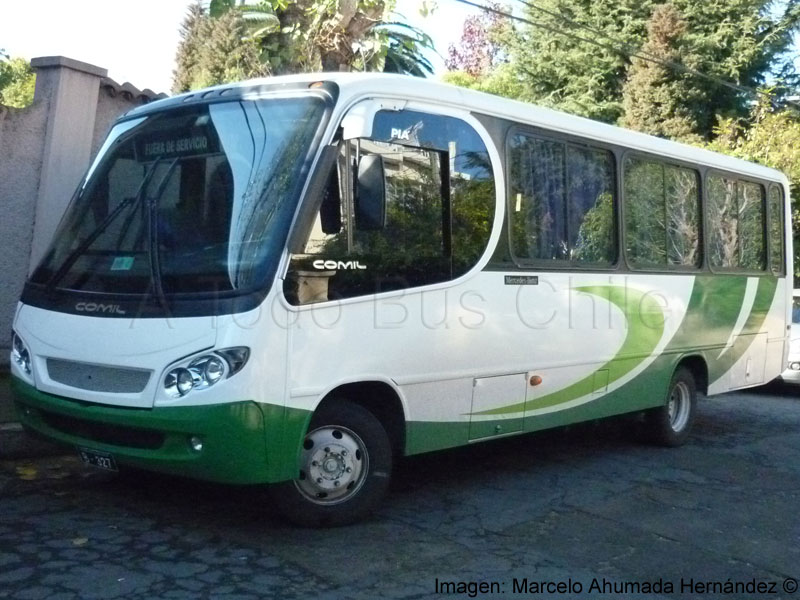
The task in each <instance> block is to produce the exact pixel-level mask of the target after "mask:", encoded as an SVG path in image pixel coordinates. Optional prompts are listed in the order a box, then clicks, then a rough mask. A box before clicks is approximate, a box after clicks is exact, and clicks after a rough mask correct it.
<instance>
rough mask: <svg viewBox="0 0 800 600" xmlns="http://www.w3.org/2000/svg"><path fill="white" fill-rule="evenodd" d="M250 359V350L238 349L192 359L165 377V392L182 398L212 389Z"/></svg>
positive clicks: (220, 351) (171, 370)
mask: <svg viewBox="0 0 800 600" xmlns="http://www.w3.org/2000/svg"><path fill="white" fill-rule="evenodd" d="M249 357H250V349H249V348H245V347H238V348H225V349H223V350H217V351H216V352H215V353H214V354H204V355H202V356H198V357H196V358H192V359H190V360H189V361H187V362H186V363H185V364H182V365H178V366H175V367H173V368H172V369H170V371H169V372H168V373H167V375H166V377H164V391H165V392H166V393H167V395H168V396H169V397H171V398H182V397H183V396H185V395H186V394H188V393H189V392H191V391H192V390H204V389H207V388H210V387H211V386H212V385H214V384H216V383H217V382H219V381H221V380H222V379H225V378H227V377H231V376H232V375H235V374H236V373H238V372H239V371H240V370H241V369H242V367H244V365H245V363H246V362H247V359H248V358H249Z"/></svg>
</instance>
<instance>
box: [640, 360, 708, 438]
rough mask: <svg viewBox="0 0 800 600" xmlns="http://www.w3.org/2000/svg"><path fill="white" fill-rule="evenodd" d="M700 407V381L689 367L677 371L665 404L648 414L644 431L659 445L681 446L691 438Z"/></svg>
mask: <svg viewBox="0 0 800 600" xmlns="http://www.w3.org/2000/svg"><path fill="white" fill-rule="evenodd" d="M696 407H697V384H696V383H695V379H694V375H693V374H692V372H691V371H690V370H689V369H687V368H686V367H680V368H678V369H677V370H676V371H675V374H674V375H673V376H672V380H671V381H670V384H669V389H668V390H667V398H666V402H665V403H664V405H662V406H659V407H658V408H654V409H652V410H649V411H648V412H647V413H646V414H645V423H644V425H645V434H646V437H647V439H648V440H649V441H651V442H653V443H655V444H658V445H660V446H670V447H675V446H680V445H682V444H684V443H685V442H686V440H688V439H689V434H690V433H691V429H692V425H693V424H694V420H695V413H696Z"/></svg>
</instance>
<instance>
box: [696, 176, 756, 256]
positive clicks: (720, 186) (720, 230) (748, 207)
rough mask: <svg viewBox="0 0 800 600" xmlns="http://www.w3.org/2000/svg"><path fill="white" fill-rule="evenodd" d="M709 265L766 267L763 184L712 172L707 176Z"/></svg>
mask: <svg viewBox="0 0 800 600" xmlns="http://www.w3.org/2000/svg"><path fill="white" fill-rule="evenodd" d="M707 182H708V183H707V188H708V220H709V230H710V240H709V242H710V255H709V259H710V262H711V266H712V267H720V268H728V269H746V270H750V271H756V270H757V271H763V270H764V269H765V268H766V244H765V222H766V218H765V212H766V211H765V208H766V203H765V197H764V187H763V186H762V185H760V184H757V183H751V182H748V181H741V180H738V179H733V178H731V177H725V176H722V175H718V174H716V173H715V174H711V175H709V176H708V178H707Z"/></svg>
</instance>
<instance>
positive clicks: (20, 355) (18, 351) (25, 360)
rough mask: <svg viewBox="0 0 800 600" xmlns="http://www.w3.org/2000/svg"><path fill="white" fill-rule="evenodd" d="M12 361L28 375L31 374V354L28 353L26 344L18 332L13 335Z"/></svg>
mask: <svg viewBox="0 0 800 600" xmlns="http://www.w3.org/2000/svg"><path fill="white" fill-rule="evenodd" d="M11 360H13V361H14V363H16V365H17V366H18V367H19V368H20V369H22V370H23V371H24V373H25V374H26V375H30V374H31V354H30V352H28V348H27V346H25V342H23V341H22V338H21V337H19V336H18V335H17V333H16V332H12V333H11Z"/></svg>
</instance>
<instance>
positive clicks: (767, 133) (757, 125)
mask: <svg viewBox="0 0 800 600" xmlns="http://www.w3.org/2000/svg"><path fill="white" fill-rule="evenodd" d="M715 134H716V139H715V140H714V141H713V142H711V143H710V144H708V145H707V147H708V148H709V149H710V150H714V151H716V152H724V153H726V154H730V155H732V156H736V157H737V158H742V159H744V160H750V161H753V162H758V163H761V164H763V165H766V166H768V167H772V168H775V169H779V170H781V171H783V172H784V173H785V174H786V176H787V177H788V178H789V180H790V181H791V182H792V188H791V189H792V225H793V231H794V247H795V248H797V249H800V235H799V234H800V201H798V198H800V185H799V184H800V114H798V112H797V111H796V110H794V109H788V108H776V107H775V106H774V105H773V104H772V102H771V101H770V100H769V99H768V98H767V99H764V100H762V101H761V102H759V103H758V104H757V105H755V106H754V107H753V108H752V110H751V113H750V115H749V118H748V119H734V118H730V117H724V118H720V120H719V123H718V124H717V127H716V128H715ZM799 286H800V260H795V287H799Z"/></svg>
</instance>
